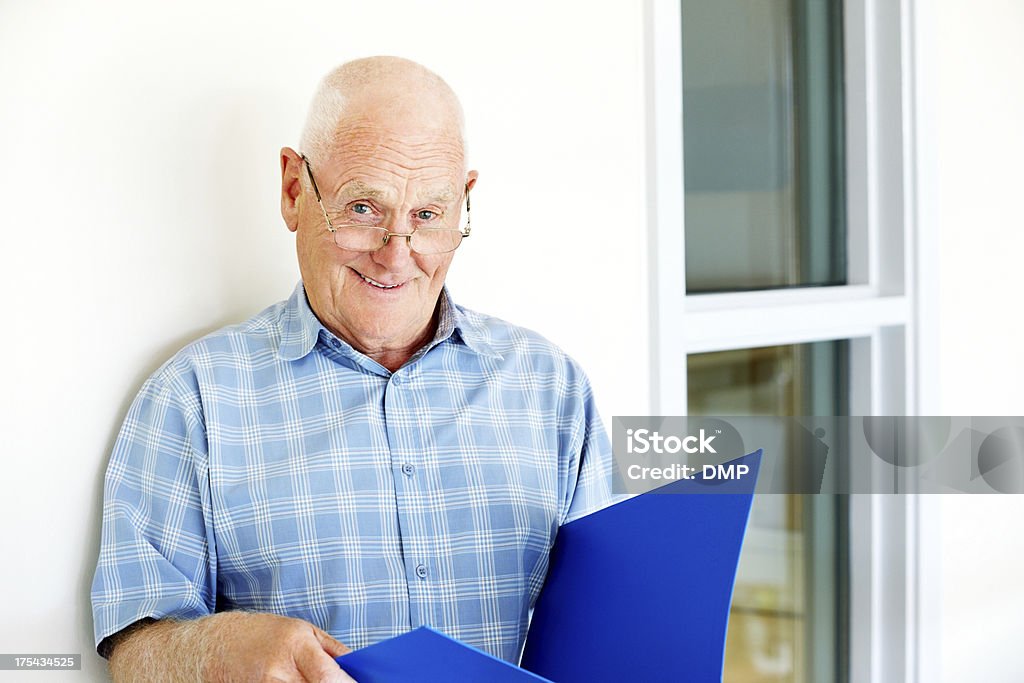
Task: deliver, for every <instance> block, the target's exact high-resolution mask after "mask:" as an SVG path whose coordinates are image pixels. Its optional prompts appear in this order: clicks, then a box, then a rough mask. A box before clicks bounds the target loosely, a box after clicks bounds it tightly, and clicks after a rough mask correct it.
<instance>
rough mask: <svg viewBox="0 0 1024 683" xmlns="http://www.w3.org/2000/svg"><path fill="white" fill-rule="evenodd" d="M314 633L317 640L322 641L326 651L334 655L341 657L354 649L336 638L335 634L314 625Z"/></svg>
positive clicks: (321, 644)
mask: <svg viewBox="0 0 1024 683" xmlns="http://www.w3.org/2000/svg"><path fill="white" fill-rule="evenodd" d="M313 633H315V634H316V638H317V640H319V641H320V647H322V648H323V649H324V652H326V653H327V654H329V655H330V656H332V657H340V656H342V655H345V654H348V653H349V652H351V651H352V650H350V649H349V648H347V647H346V646H345V644H344V643H342V642H341V641H338V640H335V639H334V637H333V636H331V634H330V633H328V632H327V631H324V630H323V629H319V628H317V627H316V626H314V627H313Z"/></svg>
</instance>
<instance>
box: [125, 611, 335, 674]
mask: <svg viewBox="0 0 1024 683" xmlns="http://www.w3.org/2000/svg"><path fill="white" fill-rule="evenodd" d="M348 651H349V650H348V648H347V647H345V645H343V644H342V643H339V642H338V641H337V640H335V639H334V638H332V637H331V636H330V635H329V634H328V633H326V632H324V631H322V630H321V629H319V628H317V627H316V626H313V624H310V623H309V622H306V621H303V620H301V619H295V618H292V617H285V616H281V615H278V614H266V613H261V612H221V613H219V614H213V615H210V616H208V617H202V618H200V619H196V620H194V621H168V620H164V621H157V622H153V623H151V624H149V625H146V626H142V627H141V628H139V629H138V630H131V631H128V632H126V633H124V634H122V635H120V636H118V638H117V639H116V641H115V643H114V650H113V653H112V654H111V656H110V672H111V674H112V676H113V678H114V681H115V682H116V683H122V682H124V683H128V682H131V681H155V682H156V683H172V682H175V681H187V682H188V683H193V682H194V681H262V680H279V681H320V682H323V683H346V682H348V683H351V681H352V679H351V678H349V677H348V676H347V675H346V674H345V672H343V671H342V670H341V668H340V667H339V666H338V664H337V663H336V662H335V661H334V658H335V657H340V656H341V655H343V654H345V653H346V652H348Z"/></svg>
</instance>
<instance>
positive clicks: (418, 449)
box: [384, 366, 437, 627]
mask: <svg viewBox="0 0 1024 683" xmlns="http://www.w3.org/2000/svg"><path fill="white" fill-rule="evenodd" d="M414 382H415V373H414V370H412V369H411V368H410V367H408V366H406V367H402V368H400V369H399V370H398V371H397V372H395V373H393V374H392V375H391V377H390V378H389V380H388V383H387V385H386V387H385V390H384V419H385V424H386V426H387V435H388V443H389V446H390V451H391V471H392V476H393V478H394V482H395V502H396V506H397V509H398V524H399V533H400V535H401V541H402V554H403V561H404V564H405V575H406V585H407V586H408V590H409V618H410V621H411V622H412V623H411V626H412V627H417V626H421V625H424V624H432V623H433V613H432V609H431V604H432V596H433V592H434V591H433V587H434V585H435V583H436V581H435V579H436V571H437V563H436V552H435V548H434V531H435V530H434V523H433V508H432V501H431V496H430V494H429V488H428V486H427V472H426V467H427V463H426V462H425V460H424V458H423V452H424V444H423V443H422V438H421V435H420V430H419V423H418V421H417V413H416V410H415V396H414V391H415V388H414V386H413V384H414Z"/></svg>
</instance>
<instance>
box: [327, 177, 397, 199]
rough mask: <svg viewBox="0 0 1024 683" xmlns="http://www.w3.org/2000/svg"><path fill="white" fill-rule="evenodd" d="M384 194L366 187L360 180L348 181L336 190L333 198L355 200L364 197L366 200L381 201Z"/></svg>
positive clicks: (373, 188) (381, 191)
mask: <svg viewBox="0 0 1024 683" xmlns="http://www.w3.org/2000/svg"><path fill="white" fill-rule="evenodd" d="M386 194H387V193H385V192H384V191H383V190H380V189H378V188H376V187H372V186H370V185H367V184H366V183H364V182H363V181H361V180H350V181H348V182H347V183H345V184H344V185H342V186H341V188H339V189H338V192H337V193H336V194H335V198H337V199H355V198H364V197H365V198H366V199H383V198H384V197H385V196H386Z"/></svg>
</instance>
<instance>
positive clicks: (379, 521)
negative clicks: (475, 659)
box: [93, 57, 610, 681]
mask: <svg viewBox="0 0 1024 683" xmlns="http://www.w3.org/2000/svg"><path fill="white" fill-rule="evenodd" d="M462 136H463V133H462V112H461V108H460V106H459V103H458V101H457V99H456V97H455V95H454V93H452V91H451V89H450V88H449V87H448V86H447V84H445V83H444V81H442V80H441V79H440V78H439V77H438V76H437V75H435V74H433V73H432V72H430V71H428V70H426V69H425V68H423V67H421V66H419V65H417V64H414V63H412V62H409V61H406V60H402V59H397V58H384V57H377V58H370V59H363V60H358V61H355V62H350V63H348V64H345V65H343V66H342V67H340V68H338V69H337V70H335V71H334V72H332V73H331V74H329V75H328V76H327V77H326V78H325V79H324V81H323V83H322V84H321V87H320V89H319V91H318V93H317V95H316V96H315V98H314V100H313V103H312V106H311V110H310V114H309V118H308V120H307V123H306V127H305V129H304V131H303V135H302V142H301V147H302V153H300V152H296V151H294V150H292V149H290V148H285V149H283V150H282V151H281V180H282V182H281V214H282V216H283V217H284V221H285V223H286V225H287V226H288V229H289V230H291V231H292V232H294V233H295V234H296V248H297V252H298V259H299V267H300V271H301V275H302V281H301V282H300V283H299V284H298V286H297V287H296V288H295V291H294V292H293V294H292V295H291V298H289V299H288V300H287V301H283V302H281V303H278V304H277V305H274V306H271V307H270V308H268V309H266V310H265V311H263V312H262V313H260V314H258V315H257V316H255V317H254V318H252V319H250V320H249V321H247V322H245V323H242V324H239V325H234V326H231V327H227V328H224V329H222V330H220V331H218V332H215V333H213V334H211V335H208V336H207V337H204V338H203V339H200V340H198V341H196V342H194V343H192V344H190V345H189V346H187V347H185V348H184V349H183V350H182V351H180V352H179V353H178V354H176V355H175V356H174V357H173V358H171V359H170V360H169V361H168V362H167V363H165V364H164V365H163V366H162V367H161V368H160V369H159V370H157V372H156V373H155V374H154V375H153V376H152V377H150V378H149V380H148V381H147V382H146V383H145V385H144V386H143V387H142V389H141V391H140V393H139V395H138V397H137V398H136V400H135V402H134V403H133V405H132V407H131V409H130V410H129V413H128V415H127V417H126V419H125V423H124V426H123V427H122V429H121V432H120V434H119V436H118V438H117V442H116V445H115V447H114V452H113V455H112V456H111V460H110V464H109V467H108V470H107V478H106V486H105V502H104V511H103V534H102V547H101V550H100V556H99V563H98V566H97V569H96V575H95V580H94V584H93V609H94V617H95V630H96V641H97V644H98V645H97V646H98V649H99V651H100V653H101V654H104V655H108V656H110V663H111V669H112V671H113V673H114V676H115V678H116V679H124V680H134V679H145V680H154V679H158V678H166V679H170V680H174V679H182V680H196V679H199V678H213V679H218V680H220V679H226V680H265V679H268V680H269V679H273V680H289V681H291V680H317V681H319V680H348V679H347V678H345V677H344V674H343V673H342V672H341V671H340V670H339V669H338V667H337V665H336V664H335V663H334V662H333V660H332V657H335V656H338V655H340V654H343V653H344V652H346V651H348V648H358V647H362V646H364V645H367V644H370V643H373V642H376V641H379V640H382V639H385V638H388V637H391V636H395V635H398V634H401V633H403V632H405V631H407V630H409V629H410V628H413V627H416V626H419V625H422V624H429V625H431V626H433V627H434V628H437V629H439V630H441V631H444V632H446V633H448V634H449V635H451V636H453V637H455V638H458V639H461V640H463V641H465V642H467V643H470V644H472V645H475V646H477V647H480V648H482V649H484V650H486V651H488V652H491V653H493V654H494V655H496V656H498V657H501V658H504V659H506V660H509V661H512V662H515V661H516V660H517V658H518V657H519V653H520V651H521V648H522V645H523V640H524V637H525V632H526V625H527V615H528V613H529V610H530V608H531V606H532V605H533V602H534V600H535V599H536V597H537V595H538V593H539V591H540V588H541V586H542V584H543V581H544V577H545V573H546V570H547V566H548V554H549V551H550V548H551V546H552V543H553V542H554V539H555V535H556V533H557V530H558V527H559V526H560V525H561V524H564V523H565V522H567V521H569V520H571V519H574V518H576V517H579V516H582V515H584V514H587V513H588V512H591V511H593V510H595V509H597V508H599V507H602V506H603V505H605V504H607V502H608V501H609V498H610V448H609V445H608V441H607V438H606V436H605V433H604V431H603V428H602V426H601V424H600V420H599V417H598V414H597V411H596V409H595V407H594V402H593V399H592V397H591V392H590V388H589V385H588V383H587V379H586V377H585V376H584V374H583V372H582V371H581V370H580V368H579V367H578V366H577V364H576V363H575V362H574V361H572V360H571V359H570V358H568V357H567V356H566V355H565V354H564V353H563V352H561V351H560V350H559V349H558V348H556V347H555V346H553V345H552V344H551V343H550V342H548V341H547V340H545V339H544V338H542V337H540V336H539V335H537V334H535V333H533V332H530V331H528V330H524V329H522V328H519V327H515V326H512V325H510V324H508V323H506V322H503V321H501V320H498V319H495V318H491V317H488V316H485V315H481V314H479V313H475V312H473V311H469V310H467V309H464V308H462V307H460V306H458V305H457V304H455V303H454V302H453V301H452V298H451V296H450V295H449V293H448V291H447V290H446V289H445V287H444V280H445V275H446V274H447V272H448V268H449V266H450V265H451V262H452V257H453V254H454V252H455V249H456V248H457V247H458V246H459V245H460V243H461V241H462V240H463V238H464V237H466V236H468V235H469V231H470V215H469V214H470V200H469V196H470V192H471V190H472V189H473V187H474V185H475V184H476V181H477V172H476V171H468V172H467V170H466V163H465V158H464V145H463V138H462ZM463 205H465V215H464V216H462V215H461V214H462V210H461V209H462V206H463ZM342 643H344V645H343V644H342Z"/></svg>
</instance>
